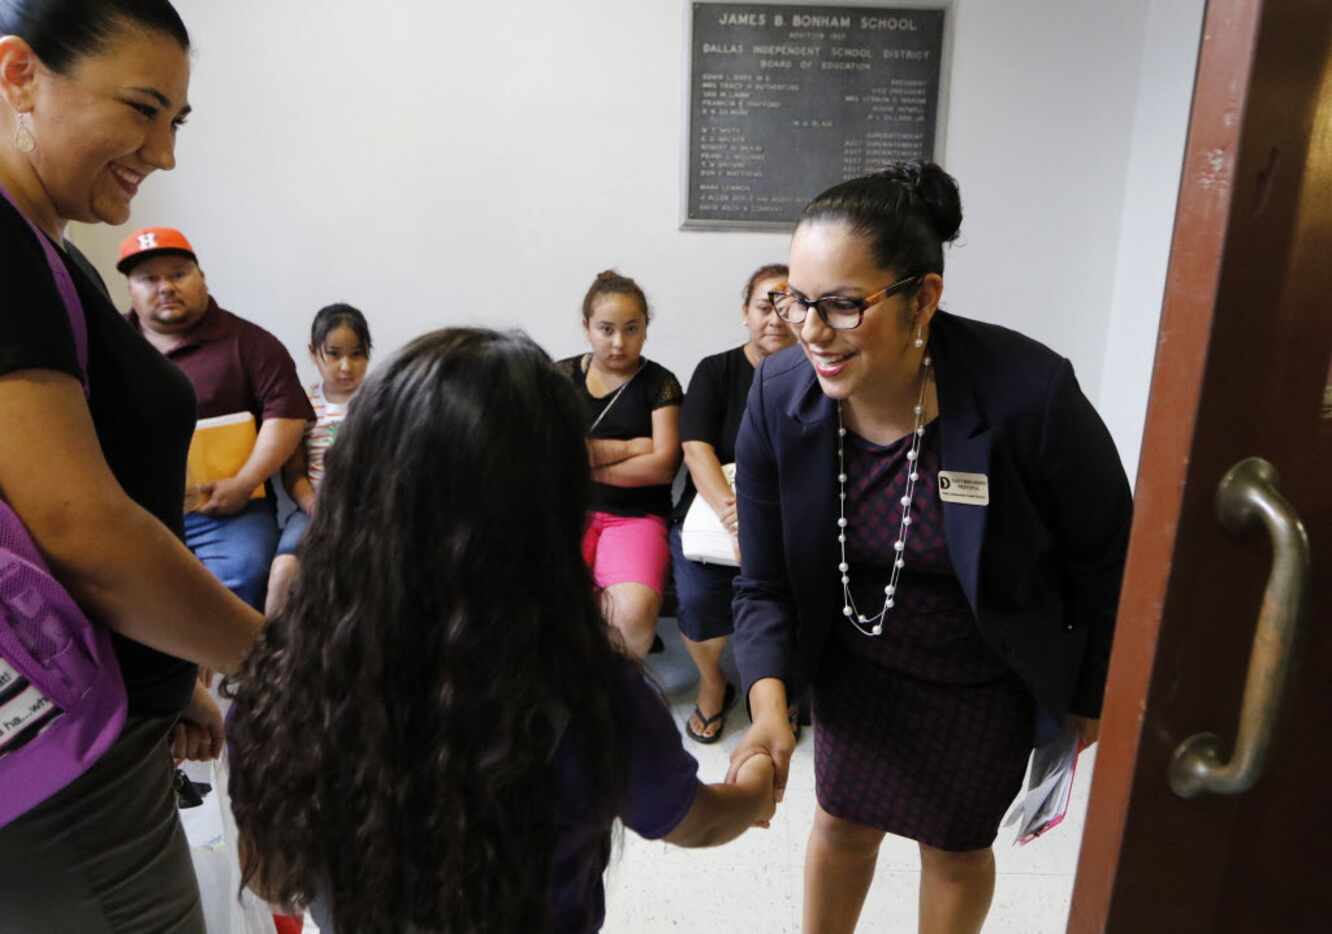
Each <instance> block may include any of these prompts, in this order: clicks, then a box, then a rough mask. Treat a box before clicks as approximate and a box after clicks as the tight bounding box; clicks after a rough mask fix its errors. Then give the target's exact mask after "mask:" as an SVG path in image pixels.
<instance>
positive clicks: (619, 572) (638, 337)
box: [559, 270, 684, 658]
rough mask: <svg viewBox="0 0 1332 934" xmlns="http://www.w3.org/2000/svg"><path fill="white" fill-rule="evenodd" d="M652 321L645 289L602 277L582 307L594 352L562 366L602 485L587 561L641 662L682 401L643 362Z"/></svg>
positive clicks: (663, 569)
mask: <svg viewBox="0 0 1332 934" xmlns="http://www.w3.org/2000/svg"><path fill="white" fill-rule="evenodd" d="M649 318H650V313H649V310H648V303H647V296H646V295H644V294H643V290H642V289H641V288H639V287H638V283H636V282H634V280H633V279H630V278H628V277H627V276H621V275H619V274H618V273H615V272H612V271H609V270H608V271H606V272H603V273H601V274H600V275H598V276H597V278H596V281H594V282H593V283H592V287H591V288H589V289H588V291H587V295H586V296H585V297H584V299H583V331H584V332H585V333H586V334H587V340H588V343H589V344H590V345H591V347H592V352H591V353H586V354H582V355H581V356H578V357H570V358H568V359H567V360H561V361H560V363H559V366H560V368H561V369H562V370H563V371H564V372H565V373H566V374H567V375H568V376H569V378H570V379H572V380H573V381H574V385H576V386H577V387H578V390H579V395H580V397H581V398H582V399H583V402H584V405H585V406H586V410H587V420H588V426H589V427H588V442H587V448H588V456H589V458H590V459H591V464H592V477H593V479H594V480H595V481H596V483H595V488H594V490H593V495H592V512H591V513H589V515H588V527H587V534H586V536H585V537H584V539H583V555H584V557H585V558H586V560H587V563H588V566H589V567H591V568H592V571H593V575H594V577H595V578H596V583H597V587H599V588H601V593H602V602H603V605H604V607H605V610H606V618H607V619H608V620H609V621H610V623H611V624H612V625H613V626H614V627H615V628H616V629H617V630H619V632H620V635H621V636H622V637H623V638H624V644H625V648H627V649H628V650H629V652H630V653H632V654H633V655H635V656H637V657H639V658H641V657H643V656H644V655H646V654H647V652H648V649H649V648H651V646H652V637H653V636H654V635H655V634H656V631H657V613H658V612H659V611H660V609H661V594H662V590H663V588H664V586H665V582H666V573H667V571H668V570H669V568H670V560H671V557H670V551H669V549H668V546H667V543H666V520H667V517H668V516H669V515H670V512H671V482H672V480H674V478H675V471H676V469H677V468H678V467H679V466H680V402H681V401H682V399H683V397H684V392H683V391H682V390H681V389H680V383H679V381H678V380H676V378H675V376H674V374H672V373H671V372H670V371H669V370H667V369H665V368H664V367H662V366H660V365H658V364H656V363H653V362H652V361H651V360H647V359H645V358H644V357H643V342H644V341H645V340H647V326H648V320H649Z"/></svg>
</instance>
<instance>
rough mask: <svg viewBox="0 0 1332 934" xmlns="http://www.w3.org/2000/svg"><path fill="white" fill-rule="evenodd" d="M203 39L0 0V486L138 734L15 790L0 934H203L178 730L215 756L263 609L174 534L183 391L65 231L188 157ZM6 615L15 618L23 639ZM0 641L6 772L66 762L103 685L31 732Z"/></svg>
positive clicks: (187, 419)
mask: <svg viewBox="0 0 1332 934" xmlns="http://www.w3.org/2000/svg"><path fill="white" fill-rule="evenodd" d="M189 50H190V39H189V34H188V32H187V31H186V28H185V25H184V23H182V22H181V19H180V16H179V15H178V14H177V13H176V10H175V9H174V8H173V7H172V5H171V4H170V3H168V2H166V0H0V190H2V192H3V197H0V255H3V257H4V259H3V261H0V262H3V269H4V274H3V279H2V280H0V499H3V501H4V503H5V505H6V512H9V513H11V514H12V515H15V516H17V518H18V520H19V521H20V522H21V525H22V527H23V528H24V529H25V530H26V533H27V537H28V538H30V539H31V540H32V541H34V542H35V545H36V547H37V548H39V550H40V557H41V559H42V560H43V561H44V563H45V564H46V565H47V566H48V567H49V570H50V572H51V577H53V578H54V579H55V580H56V581H58V582H59V584H60V586H61V587H62V588H63V590H64V591H65V592H66V593H67V594H68V595H69V596H70V597H72V598H73V601H74V602H75V603H76V604H77V606H78V607H79V608H80V610H81V611H82V617H84V618H86V621H88V622H90V624H91V630H90V631H91V632H93V633H96V634H98V637H99V638H101V637H102V636H103V635H104V633H105V630H110V632H111V643H112V649H113V651H114V662H115V666H114V669H118V670H114V669H113V666H112V665H111V664H109V663H108V664H104V665H100V666H97V670H98V671H100V672H103V673H104V675H103V677H104V679H105V683H108V684H112V683H115V682H117V681H122V682H123V687H124V696H123V699H119V700H117V701H115V702H112V703H108V704H106V705H105V709H109V710H114V711H119V712H120V713H122V714H123V718H124V719H123V724H124V725H123V727H121V728H120V729H119V731H118V732H116V731H114V730H110V729H108V730H107V731H106V733H105V734H102V733H98V735H99V736H102V735H106V736H107V737H108V739H110V738H111V737H114V742H111V744H110V745H109V747H108V748H105V750H104V751H103V752H102V753H101V755H100V756H93V755H92V754H91V752H89V753H88V754H87V755H86V756H80V757H79V758H78V762H77V764H78V766H80V767H81V769H82V770H81V771H76V770H73V769H70V770H64V769H61V770H59V773H58V774H59V775H60V776H61V777H62V778H63V779H66V780H68V783H67V784H64V785H63V787H59V788H58V790H57V789H56V788H53V787H48V786H44V785H43V786H41V790H42V791H51V792H52V793H51V794H49V795H48V796H46V797H44V798H43V799H42V800H40V802H38V803H35V804H34V805H33V806H31V807H29V808H26V809H24V810H23V811H22V813H19V814H17V816H14V815H13V813H12V812H11V811H10V810H9V809H10V808H11V807H13V802H14V800H15V798H16V797H17V796H18V795H19V794H20V792H31V788H30V787H25V788H22V789H20V788H16V787H15V785H11V784H9V783H8V782H6V781H0V809H4V810H5V811H6V815H7V816H9V817H13V819H12V820H10V821H9V822H8V823H5V824H4V826H0V930H4V931H25V932H27V931H34V932H35V931H71V932H72V931H77V932H79V934H103V932H117V934H119V932H140V931H144V932H149V931H151V932H154V934H162V932H172V934H175V932H199V934H202V931H203V930H204V918H203V911H202V908H201V906H200V900H199V889H198V884H197V882H196V881H195V877H194V867H193V865H192V863H191V860H190V855H189V847H188V844H187V843H186V840H185V834H184V831H183V830H182V828H181V824H180V820H179V819H178V817H177V810H176V795H175V791H174V786H173V784H172V771H173V770H172V767H171V756H170V753H169V751H168V748H167V742H168V737H171V738H172V740H173V742H172V746H173V748H174V750H175V752H176V754H177V755H180V756H184V757H189V758H211V757H213V756H215V755H216V754H217V753H218V752H219V751H220V747H221V743H222V719H221V716H220V714H219V713H218V710H217V706H216V705H215V704H214V702H213V701H212V699H211V698H210V697H209V695H208V692H207V690H206V689H205V688H204V687H203V685H202V684H200V683H199V681H198V679H197V677H196V672H197V668H196V663H198V664H203V665H206V666H208V667H210V668H213V669H218V670H221V671H233V670H235V668H236V667H237V666H238V665H239V663H240V659H241V658H242V656H243V655H244V654H245V652H246V651H247V650H248V648H249V646H250V643H251V642H252V641H253V639H254V637H255V635H256V634H257V633H258V631H259V628H260V626H261V625H262V623H263V620H262V618H261V617H260V615H259V614H258V613H256V612H255V611H254V610H252V609H250V608H249V607H247V606H246V605H245V604H244V603H243V602H241V601H240V600H239V599H238V598H236V597H235V596H233V595H232V594H231V593H230V591H228V590H227V589H226V587H224V586H223V585H222V584H221V583H219V582H218V581H217V579H216V578H214V577H213V575H212V574H210V573H208V571H207V569H206V568H204V566H203V565H202V564H200V563H199V561H198V560H197V559H196V558H195V557H194V555H192V554H191V553H190V551H189V549H187V548H186V547H185V545H184V544H183V542H182V537H183V534H184V520H183V504H184V502H185V462H186V453H187V451H188V449H189V443H190V436H191V433H192V432H193V430H194V420H195V400H194V393H193V390H192V389H191V387H190V383H189V380H187V379H186V378H185V377H184V376H183V375H182V374H181V372H180V371H179V370H178V369H176V367H175V366H174V365H172V364H171V363H170V362H169V361H167V360H165V359H164V358H163V357H162V356H161V354H159V353H158V352H157V351H156V350H154V349H153V347H152V346H151V345H149V344H148V343H147V342H145V341H144V339H143V338H142V337H141V336H140V335H138V334H137V333H135V332H134V330H133V329H132V328H131V327H130V326H129V325H128V324H127V323H126V322H125V321H124V319H123V318H122V317H121V315H120V314H119V313H118V312H117V310H116V307H115V306H114V305H113V304H112V302H111V299H110V298H109V297H108V296H107V293H106V288H105V285H104V284H103V283H102V281H101V279H100V277H99V276H98V275H97V273H96V271H95V270H94V269H93V268H92V266H91V265H89V264H88V262H87V260H86V259H84V258H83V257H82V256H80V255H79V253H78V251H77V250H76V249H74V247H73V246H71V245H70V244H69V243H68V242H67V241H66V240H65V231H66V227H67V226H68V224H69V222H70V221H79V222H82V223H109V224H123V223H124V222H125V221H126V220H127V219H128V217H129V215H130V204H131V201H132V200H133V198H134V196H135V194H136V193H137V191H138V189H139V186H140V184H142V183H143V182H144V181H145V180H146V179H147V177H148V176H149V175H151V174H152V173H154V172H156V171H168V170H170V169H172V168H174V167H175V164H176V157H175V146H176V134H177V131H178V130H179V128H180V126H181V124H182V123H184V121H185V117H186V115H187V114H188V113H189V110H190V107H189V104H188V92H189V79H190V59H189ZM5 524H8V523H7V522H6V523H5ZM14 541H15V540H14V538H12V537H10V536H9V535H6V534H0V552H6V551H9V552H10V554H11V556H12V554H13V552H12V551H11V547H12V546H13V545H14ZM11 556H6V555H0V578H2V579H3V583H2V584H0V602H11V601H10V598H12V597H13V596H14V590H13V582H14V581H15V580H16V579H18V578H16V577H15V576H14V574H18V575H22V574H24V573H28V572H26V571H24V570H23V568H22V567H20V566H19V564H18V563H16V562H14V561H13V560H12V557H11ZM11 572H14V573H13V574H12V573H11ZM47 580H50V578H47ZM53 605H54V606H56V608H57V609H58V607H59V604H58V603H56V604H52V603H48V604H47V608H50V607H51V606H53ZM4 615H5V617H6V618H5V619H3V620H0V627H7V626H11V625H14V626H15V631H17V624H16V620H15V618H13V617H10V616H9V614H8V613H7V612H6V613H5V614H4ZM56 617H58V614H54V615H53V616H47V617H44V619H43V623H42V625H43V627H44V629H45V627H47V626H48V625H49V624H50V621H51V619H52V618H56ZM85 625H87V623H85ZM80 631H85V632H86V631H89V630H86V629H85V630H80ZM38 641H39V642H45V643H46V645H47V647H48V648H47V649H46V650H47V651H49V650H50V649H49V646H51V645H56V646H61V647H60V648H59V652H58V655H56V656H55V657H56V658H58V659H59V662H58V663H55V664H52V665H51V666H49V668H48V670H53V669H56V668H59V669H60V670H61V671H62V672H63V671H68V670H72V669H73V668H74V666H75V665H77V664H78V663H79V660H80V654H81V653H80V652H79V650H78V648H77V646H78V644H79V640H78V639H76V638H70V639H68V640H59V641H58V640H51V639H49V638H47V639H44V640H38ZM35 644H36V643H35ZM0 648H3V649H4V651H3V652H0V656H3V657H0V663H3V664H0V774H3V775H4V776H5V777H6V778H7V777H8V776H11V775H13V774H14V773H13V772H11V771H9V769H10V768H11V767H13V766H14V764H15V763H23V762H24V761H37V760H27V759H25V757H27V756H35V755H38V754H39V753H38V752H37V751H38V750H40V751H41V752H40V754H41V755H43V756H48V755H50V754H51V752H52V750H53V745H52V744H50V743H45V745H43V743H44V741H45V740H46V739H48V738H49V737H50V736H52V735H56V734H55V733H54V731H57V730H60V729H64V728H65V727H62V726H60V724H62V722H63V724H65V725H66V726H68V725H69V724H71V723H74V724H86V723H87V722H88V721H87V718H86V715H85V714H84V712H83V711H84V710H85V709H89V708H88V705H87V704H85V703H84V702H85V701H86V699H87V697H88V696H89V694H90V693H92V692H83V693H78V692H77V691H76V690H74V689H73V688H71V693H72V694H73V696H74V697H75V698H76V699H75V700H74V701H72V702H71V701H68V700H64V701H62V700H61V699H60V698H59V697H58V696H56V695H55V694H54V692H53V693H52V694H51V695H43V696H44V697H45V699H46V700H47V701H49V702H50V704H51V707H48V708H47V709H48V710H54V711H56V712H57V713H58V714H59V715H58V717H57V718H56V719H55V720H53V721H51V725H50V731H51V732H47V733H44V734H42V735H34V732H35V730H36V729H38V725H37V724H34V725H32V728H31V729H26V730H24V731H23V732H22V733H20V734H19V735H18V736H16V735H15V733H14V732H13V731H11V730H10V729H9V728H8V727H9V726H10V725H12V723H13V722H14V718H15V716H16V711H15V708H16V707H17V706H20V705H21V704H22V702H23V697H22V696H19V697H18V698H17V699H16V697H15V694H14V693H13V692H14V689H15V687H16V686H17V684H18V683H17V682H16V681H15V680H14V679H13V674H14V666H11V664H10V663H11V662H15V663H16V664H17V665H18V667H20V668H21V667H22V665H23V661H22V660H21V659H20V658H19V654H18V653H17V652H11V646H9V645H6V646H3V647H0ZM34 670H35V669H33V668H31V667H30V668H28V669H27V671H28V672H29V674H31V673H32V672H33V671H34ZM33 677H34V678H37V677H40V676H39V675H33ZM29 687H30V688H33V687H35V683H30V685H29ZM38 693H41V692H38ZM28 696H29V697H31V695H28ZM29 703H31V701H29ZM122 703H123V706H122ZM62 705H68V708H67V709H65V708H62ZM80 705H82V706H80ZM99 709H101V708H99ZM67 718H68V719H67ZM109 722H111V723H114V722H116V720H115V718H112V719H111V720H110V721H109ZM91 732H92V731H91V730H83V731H82V734H81V735H83V736H84V737H86V736H87V735H88V734H89V733H91ZM67 735H74V734H67ZM70 745H74V744H72V743H71V744H70ZM90 748H91V747H90ZM84 751H87V750H84ZM11 757H12V758H11ZM53 758H56V759H60V758H61V757H60V756H53ZM69 758H73V756H72V754H71V755H70V756H69ZM41 761H42V762H44V763H46V764H49V763H50V761H51V759H50V758H46V759H43V760H41ZM61 764H62V765H68V764H69V762H68V760H64V761H62V763H61ZM55 771H56V770H54V769H49V768H48V769H46V770H45V772H44V773H43V774H44V775H45V776H49V775H51V774H52V773H53V772H55ZM42 780H43V779H42V778H40V777H39V780H38V784H40V782H41V781H42ZM15 784H18V783H15ZM11 795H13V796H14V797H11Z"/></svg>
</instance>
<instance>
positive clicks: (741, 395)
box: [675, 347, 754, 521]
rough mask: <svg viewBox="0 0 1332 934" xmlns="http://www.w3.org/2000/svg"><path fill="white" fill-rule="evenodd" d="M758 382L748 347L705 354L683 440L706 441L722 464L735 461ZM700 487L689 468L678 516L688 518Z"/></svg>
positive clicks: (692, 383)
mask: <svg viewBox="0 0 1332 934" xmlns="http://www.w3.org/2000/svg"><path fill="white" fill-rule="evenodd" d="M753 382H754V364H752V363H750V362H749V357H747V356H745V348H744V347H736V348H734V349H733V350H726V351H723V352H722V353H718V354H713V355H712V356H710V357H704V358H703V359H702V360H700V361H699V362H698V367H697V368H696V369H695V370H694V375H693V377H692V378H691V379H690V380H689V391H688V392H687V393H685V402H684V408H683V409H682V410H681V412H680V442H681V443H682V444H683V443H684V442H686V441H703V442H705V443H707V444H710V445H712V447H713V449H714V450H716V452H717V460H719V461H721V463H722V464H734V463H735V437H736V435H738V434H739V433H740V419H742V418H744V415H745V400H747V399H748V398H749V387H750V386H751V385H752V384H753ZM697 493H698V490H697V488H696V487H695V486H694V478H693V477H692V476H691V475H689V472H688V471H685V489H684V495H683V496H681V497H680V503H679V505H678V506H676V507H675V518H676V519H677V520H679V521H684V517H685V513H687V512H689V507H690V506H691V505H693V503H694V496H695V495H697Z"/></svg>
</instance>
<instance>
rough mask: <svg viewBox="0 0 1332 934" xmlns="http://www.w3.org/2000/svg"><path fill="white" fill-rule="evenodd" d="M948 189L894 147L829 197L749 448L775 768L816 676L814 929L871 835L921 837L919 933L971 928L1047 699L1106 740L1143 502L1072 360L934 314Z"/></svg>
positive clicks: (755, 616)
mask: <svg viewBox="0 0 1332 934" xmlns="http://www.w3.org/2000/svg"><path fill="white" fill-rule="evenodd" d="M960 223H961V204H960V200H959V196H958V191H957V185H956V182H954V181H953V179H952V178H951V177H950V176H948V175H947V174H946V173H944V172H943V170H942V169H940V168H939V167H938V166H936V165H933V164H931V163H913V164H900V165H897V166H895V167H893V168H891V169H889V170H887V171H885V172H882V173H879V174H878V175H875V176H870V177H868V178H863V179H857V180H854V181H851V182H847V183H844V184H842V185H839V186H837V187H836V188H833V189H831V190H829V191H828V192H825V193H824V194H823V195H820V196H819V197H818V198H817V199H815V201H814V202H812V203H811V204H810V205H809V206H808V207H807V208H806V209H805V211H804V213H803V214H802V217H801V221H800V223H799V225H798V227H797V229H796V232H795V235H794V237H793V240H792V247H791V260H790V267H791V275H790V284H789V287H788V290H787V291H786V292H785V293H784V294H775V295H774V296H773V298H774V303H775V304H777V305H778V307H779V310H780V311H782V312H783V317H785V318H786V319H787V320H788V323H790V325H791V327H792V329H793V330H794V331H795V333H796V335H797V337H798V338H799V346H797V347H795V348H792V349H790V350H787V351H784V352H782V353H780V354H777V355H774V356H773V357H771V358H769V359H768V360H766V361H765V362H764V363H763V365H762V366H761V367H760V369H759V371H758V374H757V376H756V378H755V382H754V386H753V389H752V391H751V393H750V397H749V403H748V408H747V410H746V415H745V419H744V423H743V425H742V427H741V430H740V436H739V439H738V442H737V471H738V476H737V498H738V506H739V517H740V518H739V527H740V540H741V553H742V555H743V566H742V569H741V573H740V576H739V577H738V578H737V579H736V583H735V652H736V657H737V660H738V663H739V666H740V670H741V675H742V676H743V681H744V690H745V693H746V696H747V697H748V698H749V701H750V706H751V712H752V715H753V718H754V726H753V727H752V728H751V730H750V732H749V733H748V734H747V736H746V737H745V739H744V741H743V742H742V743H741V745H740V747H739V748H738V749H737V750H736V752H735V755H734V757H733V760H732V761H733V763H734V765H735V766H738V765H739V764H740V763H742V762H743V761H744V759H745V758H746V757H747V756H748V755H750V754H753V753H754V752H756V751H766V752H770V753H771V754H772V755H773V757H774V759H775V760H776V761H777V763H778V773H779V774H778V784H779V794H780V788H781V787H782V786H784V783H785V780H786V766H787V763H788V762H789V757H790V753H791V749H792V748H793V746H794V742H793V738H792V735H791V731H790V727H789V725H788V724H787V720H786V709H787V708H786V704H787V700H786V699H787V696H788V695H791V696H795V694H796V692H797V691H798V690H799V689H800V687H801V686H803V685H805V684H809V685H811V686H812V688H813V692H814V718H815V759H816V787H817V793H818V799H819V808H818V811H817V814H816V818H815V823H814V827H813V830H812V832H811V836H810V841H809V848H808V851H807V854H806V877H805V878H806V883H805V931H806V932H807V934H810V932H818V934H825V932H842V931H853V930H854V929H855V925H856V922H857V920H858V918H859V913H860V908H861V905H862V904H863V902H864V897H865V895H866V893H867V892H868V889H869V884H870V881H871V879H872V877H873V871H874V863H875V859H876V856H877V852H878V848H879V844H880V843H881V841H882V839H883V836H884V834H885V833H896V834H900V835H903V836H907V837H910V838H912V839H915V840H917V841H918V842H919V844H920V852H921V863H922V875H921V899H920V905H921V908H920V910H921V918H920V925H921V930H923V931H925V930H929V931H934V930H938V931H950V932H956V931H978V930H980V927H981V924H982V922H983V921H984V919H985V915H986V913H987V912H988V909H989V904H990V900H991V898H992V895H993V888H994V860H993V855H992V852H991V850H990V845H991V843H992V842H993V839H994V836H995V834H996V832H997V828H998V823H999V820H1000V818H1001V817H1002V815H1003V813H1004V811H1005V810H1006V808H1007V806H1008V804H1009V803H1010V802H1011V801H1012V799H1013V797H1014V795H1015V794H1016V793H1017V791H1018V790H1019V787H1020V785H1021V781H1022V777H1023V773H1024V771H1025V766H1026V761H1027V755H1028V753H1029V751H1030V748H1031V746H1032V743H1033V739H1034V724H1035V720H1036V716H1035V715H1036V711H1037V710H1038V709H1040V710H1044V711H1046V712H1047V714H1053V715H1054V716H1056V717H1060V718H1064V717H1068V718H1071V722H1072V724H1073V725H1074V727H1075V728H1076V729H1078V730H1079V732H1080V733H1081V734H1082V735H1083V737H1084V738H1085V739H1086V740H1087V741H1088V742H1090V741H1094V739H1095V735H1096V721H1097V718H1098V717H1099V715H1100V709H1101V695H1102V693H1103V690H1104V686H1105V678H1106V669H1107V664H1108V659H1109V652H1110V642H1111V636H1112V634H1113V628H1114V619H1115V612H1116V606H1117V601H1118V594H1119V585H1120V578H1121V576H1122V573H1123V567H1124V558H1125V553H1126V550H1127V543H1128V533H1129V525H1130V520H1131V512H1132V498H1131V494H1130V491H1129V486H1128V481H1127V478H1126V477H1125V475H1124V470H1123V467H1122V466H1121V464H1120V461H1119V457H1118V454H1117V452H1116V450H1115V447H1114V444H1113V442H1112V440H1111V438H1110V436H1109V433H1108V432H1107V431H1106V429H1105V426H1104V424H1103V423H1102V422H1101V420H1100V418H1099V417H1098V416H1097V414H1096V412H1095V411H1094V410H1093V409H1092V407H1091V405H1090V403H1088V401H1087V399H1086V398H1085V397H1084V396H1083V394H1082V392H1081V390H1080V389H1079V387H1078V383H1077V380H1076V379H1075V378H1074V375H1073V369H1072V367H1071V365H1070V364H1069V362H1068V360H1066V359H1064V358H1063V357H1061V356H1059V355H1058V354H1056V353H1054V352H1053V351H1051V350H1050V349H1048V348H1046V347H1044V346H1042V345H1041V344H1039V343H1037V342H1036V341H1033V340H1031V339H1029V338H1027V337H1024V336H1022V335H1020V334H1017V333H1015V332H1013V331H1010V330H1007V329H1005V328H1002V327H998V326H995V325H989V324H982V323H980V322H977V321H972V320H969V319H966V318H962V317H959V316H956V315H952V314H948V313H946V312H943V311H939V310H938V305H939V298H940V295H941V294H942V290H943V277H942V273H943V249H942V246H943V244H944V243H946V242H950V241H951V240H953V239H954V238H955V237H956V235H957V230H958V227H959V226H960Z"/></svg>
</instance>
